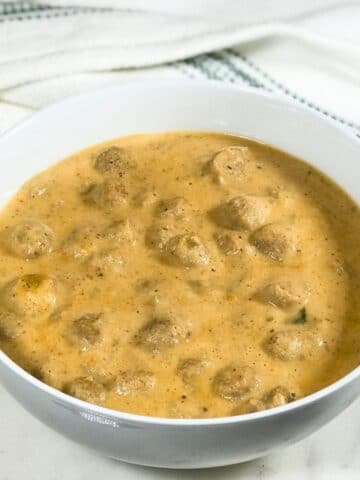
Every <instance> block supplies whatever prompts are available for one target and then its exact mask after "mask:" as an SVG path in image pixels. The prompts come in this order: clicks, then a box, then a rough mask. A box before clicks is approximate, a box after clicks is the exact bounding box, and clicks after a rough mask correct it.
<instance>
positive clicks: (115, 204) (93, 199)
mask: <svg viewBox="0 0 360 480" xmlns="http://www.w3.org/2000/svg"><path fill="white" fill-rule="evenodd" d="M82 195H83V199H84V201H85V202H86V203H88V204H90V205H92V206H95V207H98V208H101V209H103V210H114V209H117V208H122V207H124V206H126V205H127V202H128V193H127V191H126V188H125V187H124V185H123V183H121V182H119V181H114V180H113V179H111V178H107V179H105V180H104V181H103V182H101V183H93V184H92V185H90V187H88V188H87V190H85V192H83V194H82Z"/></svg>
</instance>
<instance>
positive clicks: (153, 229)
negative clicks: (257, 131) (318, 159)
mask: <svg viewBox="0 0 360 480" xmlns="http://www.w3.org/2000/svg"><path fill="white" fill-rule="evenodd" d="M0 235H1V237H0V241H1V252H0V271H1V285H0V345H1V348H2V349H3V350H4V351H5V352H6V353H7V354H8V355H9V356H10V357H11V358H12V359H13V360H14V361H16V362H17V363H18V364H19V365H21V366H22V367H23V368H24V369H25V370H27V371H28V372H30V373H31V374H32V375H34V376H36V377H37V378H39V379H40V380H42V381H43V382H45V383H47V384H49V385H51V386H53V387H55V388H57V389H60V390H62V391H64V392H66V393H68V394H70V395H73V396H75V397H77V398H80V399H82V400H85V401H88V402H91V403H95V404H98V405H102V406H106V407H109V408H112V409H116V410H120V411H123V412H131V413H137V414H142V415H151V416H157V417H172V418H208V417H220V416H221V417H222V416H229V415H238V414H243V413H250V412H255V411H260V410H263V409H268V408H271V407H275V406H279V405H283V404H286V403H288V402H291V401H293V400H295V399H298V398H301V397H303V396H306V395H308V394H310V393H312V392H314V391H317V390H319V389H321V388H323V387H324V386H326V385H329V384H330V383H332V382H334V381H335V380H337V379H338V378H340V377H341V376H343V375H344V374H346V373H347V372H349V371H350V370H352V369H353V368H355V367H356V366H357V365H358V364H359V359H360V347H359V338H360V319H359V312H360V305H359V303H360V279H359V266H360V214H359V208H358V207H357V205H356V204H355V203H354V202H353V201H352V200H351V199H350V198H349V197H348V196H347V195H346V194H345V193H344V192H343V191H342V190H341V189H340V188H339V187H338V186H337V185H335V184H334V183H333V182H332V181H331V180H329V179H328V178H327V177H325V176H324V175H322V174H321V173H320V172H318V171H317V170H316V169H314V168H313V167H311V166H309V165H308V164H306V163H304V162H302V161H300V160H298V159H296V158H294V157H291V156H289V155H287V154H285V153H284V152H281V151H279V150H276V149H274V148H271V147H269V146H266V145H264V144H261V143H258V142H254V141H251V140H248V139H245V138H240V137H234V136H230V135H222V134H213V133H186V132H185V133H181V132H180V133H166V134H157V135H136V136H130V137H125V138H120V139H115V140H112V141H111V142H107V143H106V144H102V145H97V146H94V147H91V148H89V149H87V150H84V151H81V152H79V153H76V154H74V155H72V156H71V157H69V158H67V159H65V160H63V161H62V162H60V163H58V164H56V165H55V166H53V167H51V168H50V169H48V170H46V171H44V172H42V173H41V174H39V175H37V176H36V177H35V178H33V179H31V180H30V181H29V182H27V183H26V184H25V185H24V186H23V187H22V188H21V189H20V190H19V191H18V192H17V194H16V195H15V197H14V198H13V199H12V200H11V201H10V202H9V203H8V204H7V205H6V207H5V208H4V209H3V211H2V212H1V215H0Z"/></svg>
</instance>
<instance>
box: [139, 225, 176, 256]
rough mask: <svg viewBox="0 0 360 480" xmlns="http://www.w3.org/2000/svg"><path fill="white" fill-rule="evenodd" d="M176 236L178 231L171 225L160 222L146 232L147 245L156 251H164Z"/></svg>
mask: <svg viewBox="0 0 360 480" xmlns="http://www.w3.org/2000/svg"><path fill="white" fill-rule="evenodd" d="M175 234H176V229H175V227H174V225H172V224H171V223H164V222H159V223H155V224H153V225H151V227H149V228H148V230H147V232H146V237H145V240H146V243H147V245H148V246H149V247H151V248H154V249H156V250H160V251H161V250H163V249H164V248H165V245H166V243H167V242H168V241H169V240H170V238H171V237H173V236H174V235H175Z"/></svg>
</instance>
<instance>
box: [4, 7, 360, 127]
mask: <svg viewBox="0 0 360 480" xmlns="http://www.w3.org/2000/svg"><path fill="white" fill-rule="evenodd" d="M67 3H70V4H75V6H74V5H73V6H67V5H66V4H67ZM86 3H87V2H85V4H86ZM110 3H114V2H110ZM120 3H121V4H123V3H124V2H119V4H120ZM125 3H126V2H125ZM305 3H306V2H305ZM325 3H326V0H325ZM327 3H329V2H327ZM330 3H331V2H330ZM355 3H358V2H355ZM89 4H90V5H89V6H87V5H84V2H76V1H74V2H66V1H65V2H61V1H60V2H56V1H51V0H49V2H46V3H39V2H29V1H19V2H2V1H1V0H0V38H1V39H2V42H1V44H2V47H1V45H0V132H1V131H3V130H6V129H7V128H8V127H10V126H12V125H13V124H14V123H16V122H17V121H19V120H21V119H22V118H24V117H25V116H26V115H28V114H29V113H30V112H32V111H34V110H37V109H38V108H41V107H43V106H46V105H47V104H49V103H51V102H53V101H56V100H59V99H61V98H63V97H66V96H67V95H70V94H74V93H78V92H81V91H84V90H88V89H91V88H94V87H97V86H104V85H107V84H111V83H118V82H122V81H129V80H132V79H134V78H147V77H149V76H158V77H162V78H164V77H169V78H171V77H179V76H180V77H181V76H182V77H188V78H189V77H190V78H194V79H196V78H208V79H212V80H219V81H225V82H231V83H238V84H240V85H241V84H242V85H247V86H251V87H254V88H259V89H264V90H267V91H269V92H274V93H276V94H278V95H282V96H286V97H288V98H289V99H291V100H292V101H294V102H297V103H300V104H302V105H305V106H307V107H309V108H311V109H314V110H317V111H320V112H322V113H324V114H326V115H328V116H329V117H330V118H331V119H333V120H334V121H336V122H339V123H341V124H342V125H343V126H346V127H348V128H349V129H350V130H351V131H353V132H354V133H355V134H356V135H360V126H359V125H360V112H359V115H356V111H355V112H354V107H353V104H354V98H353V95H354V94H355V95H357V97H356V100H357V102H358V104H359V103H360V88H359V85H360V83H357V87H356V84H355V83H354V82H355V79H354V78H350V80H349V77H351V75H352V76H355V77H357V76H358V73H354V72H350V73H349V71H346V72H345V68H344V65H345V67H347V66H348V67H349V68H350V67H351V66H352V67H354V68H355V67H356V65H357V63H355V64H354V62H353V60H354V58H355V59H356V61H357V60H359V59H360V50H359V52H358V51H357V47H358V45H355V46H354V45H353V46H352V48H351V49H350V50H352V53H353V54H354V55H355V57H354V56H353V57H349V58H346V56H341V57H342V61H343V65H341V66H340V68H337V70H336V71H335V72H333V76H331V75H329V71H328V65H327V63H328V59H329V58H331V57H332V56H334V58H335V61H334V64H338V63H339V62H338V60H337V59H336V55H337V54H339V48H340V47H339V45H342V44H341V42H340V43H338V44H337V43H335V44H334V46H335V50H334V54H333V53H332V52H330V55H329V52H327V51H326V50H327V48H326V45H325V47H324V45H321V41H320V42H319V39H318V38H317V39H316V41H315V44H314V45H313V46H311V45H310V48H308V50H311V49H312V48H314V49H318V50H319V54H320V56H319V58H320V57H321V56H323V57H325V61H323V60H321V61H323V64H324V70H325V73H324V75H323V78H321V79H320V80H318V83H317V84H316V82H315V86H314V88H313V90H309V88H307V89H305V88H304V91H302V89H301V88H300V89H299V85H298V84H299V83H300V84H301V81H298V82H296V81H290V79H291V72H292V70H295V67H296V68H298V67H299V64H297V63H296V62H295V63H294V58H293V57H294V55H296V48H298V46H297V47H296V48H295V50H294V52H295V54H294V55H291V51H290V50H289V51H288V53H287V54H286V55H287V56H286V55H285V56H284V57H283V60H284V62H283V63H284V65H282V66H281V68H279V69H278V70H279V71H277V70H276V68H275V67H273V66H272V65H271V64H268V63H267V62H266V61H265V62H264V61H262V59H263V57H264V55H261V52H260V57H259V55H258V53H257V47H256V46H255V47H254V43H250V46H249V43H248V42H247V41H246V38H247V37H246V35H245V37H243V40H242V41H240V43H238V44H232V42H231V39H230V38H229V37H228V35H229V33H228V32H227V33H225V31H224V25H226V23H222V24H221V28H222V33H221V38H220V37H219V35H218V37H217V39H216V41H217V43H218V44H219V45H220V44H221V43H225V44H226V43H228V44H229V48H225V49H219V50H218V49H216V50H215V51H213V52H211V53H200V54H197V55H193V56H190V57H187V55H185V53H184V52H181V53H180V54H175V53H173V52H170V58H171V55H174V57H176V56H180V57H185V58H183V59H180V60H177V61H172V62H171V61H166V62H161V60H156V59H154V60H152V59H150V61H149V62H148V63H149V65H144V61H142V62H141V61H140V60H139V62H140V65H139V68H136V69H134V68H133V67H134V66H136V65H130V67H131V68H129V65H127V64H126V63H125V64H124V63H122V61H121V58H120V57H119V58H120V60H118V58H117V57H116V53H115V55H114V56H113V57H111V58H110V59H106V61H103V58H102V57H103V55H99V60H98V63H99V65H98V66H96V68H95V67H94V59H92V58H90V56H91V55H90V53H89V51H90V50H87V51H85V50H84V51H82V52H81V53H80V55H81V56H80V57H77V58H76V59H73V58H70V57H66V55H65V53H66V54H67V52H65V53H63V52H60V53H59V45H60V47H61V45H62V42H59V37H56V35H60V40H61V31H62V30H61V29H62V28H64V26H66V22H69V23H70V22H71V24H72V25H76V30H73V31H75V33H76V35H75V36H76V37H79V38H80V40H82V38H81V27H82V26H84V29H85V28H89V25H93V23H91V22H92V20H93V19H101V21H102V23H103V25H104V29H105V28H106V26H107V23H106V22H110V18H113V17H114V15H119V19H120V16H121V18H123V17H125V18H126V19H128V20H127V21H128V22H129V23H131V22H133V21H134V17H135V15H136V14H137V12H136V11H135V10H131V9H129V8H126V7H121V8H115V7H113V6H101V7H99V6H94V4H98V5H105V4H108V2H94V1H92V2H91V1H89ZM359 6H360V4H359ZM355 7H356V6H353V7H352V8H355ZM347 8H348V9H349V8H350V7H347ZM335 10H336V9H335ZM336 11H337V10H336ZM346 11H347V13H348V14H349V13H350V14H351V15H353V13H354V12H356V14H358V15H359V19H360V9H357V10H351V9H350V10H346ZM138 13H139V12H138ZM330 13H331V14H332V15H334V12H333V11H332V10H331V9H330ZM140 14H141V15H142V14H144V12H140ZM147 15H148V17H147V18H151V21H152V22H153V21H157V18H155V17H154V15H155V13H154V12H147ZM149 15H150V16H151V17H149ZM315 16H316V15H315ZM330 16H331V15H330ZM169 18H171V21H173V20H174V19H173V17H167V19H169ZM74 19H75V22H76V23H74ZM310 20H311V21H313V16H311V18H310ZM139 21H140V22H143V23H141V26H142V28H144V27H143V25H145V27H146V19H145V20H143V19H142V18H140V19H139ZM226 21H228V19H226ZM183 22H184V20H183ZM191 22H192V20H191ZM191 22H190V26H189V27H188V29H189V30H191V28H196V26H192V23H191ZM310 23H311V22H310ZM356 24H357V25H358V24H359V23H358V21H357V23H356ZM54 25H55V28H54V30H53V26H54ZM109 25H110V23H109ZM112 25H113V24H112ZM173 25H174V27H173V28H174V30H175V31H176V28H177V26H178V24H177V23H176V22H174V24H173ZM194 25H195V24H194ZM209 25H212V26H213V24H212V23H211V20H210V23H209ZM269 25H270V24H269V23H267V24H265V27H266V28H265V30H264V28H262V30H261V32H262V33H259V30H257V31H256V34H255V33H254V32H253V31H252V32H250V34H249V32H248V37H249V35H250V38H251V36H253V37H254V38H255V39H256V38H259V39H261V38H263V36H264V35H265V37H266V33H263V32H264V31H266V30H267V31H271V28H269ZM271 25H273V27H274V24H271ZM306 25H307V26H309V20H307V24H306ZM135 26H136V24H135ZM159 26H161V23H159ZM303 26H304V24H303V23H301V21H300V23H299V21H298V22H297V24H296V28H295V29H294V28H293V30H292V31H291V37H292V38H291V39H290V41H289V39H287V41H288V43H289V44H290V43H291V42H293V41H294V36H295V37H297V40H298V41H299V42H300V44H301V46H302V47H303V46H304V44H306V43H307V40H308V38H310V39H313V37H312V34H311V29H310V30H309V29H308V31H307V32H306V33H307V34H308V37H306V35H303V32H302V28H303ZM197 27H198V28H203V26H202V25H200V24H199V25H198V26H197ZM230 27H231V28H232V26H231V25H230V26H229V29H231V28H230ZM262 27H264V25H262ZM277 27H278V28H279V29H280V30H282V31H288V30H289V28H288V27H286V28H285V29H284V24H283V23H282V24H277ZM300 27H301V28H300ZM56 28H57V29H58V32H60V33H56ZM296 29H297V30H296ZM245 30H246V29H245ZM357 30H359V29H358V28H357ZM54 31H55V33H53V32H54ZM79 31H80V34H78V32H79ZM294 31H295V32H296V35H294ZM299 31H300V32H302V33H301V35H299ZM24 32H25V33H24ZM243 32H244V26H242V29H241V32H240V37H239V35H238V36H237V37H238V38H242V37H241V35H242V33H243ZM141 33H143V31H141ZM141 33H140V34H141ZM180 33H181V35H184V33H183V32H182V31H181V32H180ZM234 33H236V34H237V33H238V30H236V29H235V30H234V31H232V33H231V34H232V35H233V36H234ZM96 34H97V31H96V30H95V31H94V36H96ZM174 35H175V34H174ZM119 36H121V35H120V34H119ZM285 36H286V35H285ZM208 37H209V39H210V40H209V42H210V43H209V42H208V44H209V45H211V40H212V39H211V36H210V34H209V35H208ZM270 37H272V34H271V35H270ZM180 38H181V36H180ZM47 39H49V43H50V44H51V43H53V45H51V48H52V49H49V51H47V50H46V48H45V47H46V44H47V43H48V41H47ZM244 39H245V40H244ZM304 39H305V42H304ZM62 40H64V39H62ZM66 40H67V41H68V38H67V39H66ZM100 40H101V41H103V39H102V38H101V39H100ZM82 41H83V40H82ZM106 41H107V42H109V37H106ZM156 41H158V39H156ZM164 41H165V42H166V37H165V40H164ZM271 41H273V40H271V38H270V41H269V42H268V43H271ZM359 41H360V38H359ZM56 42H57V43H56ZM310 43H311V42H310ZM32 44H33V45H32ZM129 45H130V43H129ZM215 45H216V42H215ZM255 45H256V43H255ZM349 45H350V44H349ZM91 46H92V47H93V48H94V49H95V48H98V45H97V44H96V41H94V43H92V44H91ZM130 46H131V45H130ZM130 46H129V49H130ZM112 47H113V45H109V50H110V49H112ZM308 47H309V45H308ZM66 48H69V43H67V44H66ZM78 48H79V47H78V44H77V43H76V42H75V43H74V50H77V49H78ZM121 48H122V46H121V45H120V46H119V49H121ZM203 48H204V49H205V47H203ZM262 48H263V47H262ZM275 48H276V47H275ZM64 49H65V47H64ZM196 49H197V46H196V42H195V41H194V42H193V45H192V46H191V48H190V49H189V52H192V51H193V52H194V51H196ZM199 49H200V50H201V47H200V48H199ZM260 50H261V48H260ZM23 51H24V54H22V52H23ZM52 51H53V52H54V54H53V56H51V52H52ZM347 51H349V49H348V50H347ZM289 52H290V53H289ZM340 53H341V52H340ZM358 54H359V58H357V55H358ZM164 55H165V56H164V57H163V58H167V57H166V55H167V53H166V54H164ZM272 55H274V53H273V52H272ZM270 56H271V55H270ZM85 57H86V60H85V63H84V65H83V67H82V66H81V65H80V66H78V64H79V63H81V62H79V58H85ZM87 57H89V58H87ZM309 58H310V60H309V63H310V64H311V63H312V62H313V61H314V59H313V58H312V57H311V56H310V57H309ZM54 59H55V61H54ZM86 61H88V62H89V63H86ZM276 61H278V60H276V56H275V62H273V63H274V65H275V64H276ZM117 62H118V63H117ZM346 62H348V65H346ZM73 64H75V66H74V65H73ZM287 64H288V72H287V74H284V71H285V70H284V68H285V67H284V66H286V65H287ZM320 66H321V62H320V61H319V64H318V65H316V68H315V69H314V71H316V69H317V68H319V67H320ZM336 66H337V67H338V65H336ZM61 68H63V70H60V69H61ZM319 69H320V68H319ZM59 70H60V71H59ZM339 72H340V73H341V74H342V75H343V77H344V78H341V75H339ZM62 73H63V74H62ZM310 73H313V72H310ZM308 74H309V66H307V65H306V68H303V70H302V71H300V69H299V76H298V78H299V79H300V78H301V75H302V77H303V78H304V79H305V78H306V77H307V75H308ZM326 76H328V77H329V83H330V81H333V80H334V79H336V81H337V82H338V83H337V84H336V86H335V87H333V88H335V91H338V92H339V93H341V95H342V97H343V99H344V101H343V102H342V103H341V102H339V101H335V100H336V99H335V98H333V91H331V90H330V91H329V93H328V94H327V95H326V94H324V90H325V91H326V82H324V78H325V79H326V78H327V77H326ZM320 82H322V84H321V83H320ZM350 83H351V85H350ZM322 85H323V86H324V87H322ZM339 85H340V86H339ZM354 85H355V86H354ZM340 87H341V88H343V90H340ZM350 87H351V88H352V90H351V89H350ZM338 89H339V90H338ZM350 91H351V97H350V93H349V92H350ZM346 92H348V97H349V98H346ZM336 97H338V95H336ZM346 102H348V110H347V109H346ZM355 103H356V102H355ZM354 117H356V118H354Z"/></svg>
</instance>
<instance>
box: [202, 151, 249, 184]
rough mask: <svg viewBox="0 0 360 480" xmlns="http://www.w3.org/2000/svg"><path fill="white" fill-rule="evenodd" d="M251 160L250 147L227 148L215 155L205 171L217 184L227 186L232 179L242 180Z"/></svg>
mask: <svg viewBox="0 0 360 480" xmlns="http://www.w3.org/2000/svg"><path fill="white" fill-rule="evenodd" d="M250 159H251V152H250V150H249V148H248V147H241V146H239V147H227V148H223V149H222V150H219V151H218V152H217V153H215V155H214V157H213V158H212V159H211V160H210V162H209V163H208V164H207V165H206V169H205V170H206V172H208V173H209V174H210V175H211V176H212V178H213V180H214V181H215V182H217V183H220V184H225V183H227V181H229V180H231V179H241V178H242V177H243V176H244V173H245V165H246V163H247V162H248V161H249V160H250Z"/></svg>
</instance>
